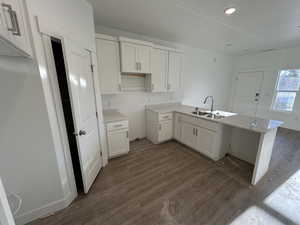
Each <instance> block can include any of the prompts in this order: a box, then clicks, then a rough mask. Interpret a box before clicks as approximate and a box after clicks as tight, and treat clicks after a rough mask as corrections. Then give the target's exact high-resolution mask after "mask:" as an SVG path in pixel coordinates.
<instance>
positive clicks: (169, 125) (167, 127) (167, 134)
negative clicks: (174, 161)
mask: <svg viewBox="0 0 300 225" xmlns="http://www.w3.org/2000/svg"><path fill="white" fill-rule="evenodd" d="M172 138H173V120H166V121H160V122H159V132H158V142H164V141H168V140H171V139H172Z"/></svg>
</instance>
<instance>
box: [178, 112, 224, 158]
mask: <svg viewBox="0 0 300 225" xmlns="http://www.w3.org/2000/svg"><path fill="white" fill-rule="evenodd" d="M174 124H175V128H174V133H175V134H176V135H175V136H176V139H177V140H178V141H179V142H181V143H183V144H185V145H187V146H189V147H191V148H193V149H194V150H196V151H198V152H200V153H202V154H204V155H206V156H207V157H209V158H211V159H213V160H215V161H217V160H219V159H221V158H223V157H224V156H225V153H226V152H228V147H229V144H228V143H229V142H230V138H229V137H228V135H226V133H230V132H226V130H227V129H228V128H227V127H226V126H224V125H223V124H219V123H216V122H213V121H208V120H205V119H202V118H197V117H193V116H187V115H183V114H181V113H175V123H174Z"/></svg>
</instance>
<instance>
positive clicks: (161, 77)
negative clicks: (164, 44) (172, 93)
mask: <svg viewBox="0 0 300 225" xmlns="http://www.w3.org/2000/svg"><path fill="white" fill-rule="evenodd" d="M168 59H169V53H168V51H166V50H162V49H158V48H154V49H153V51H152V61H151V62H152V63H151V67H152V69H151V70H152V71H151V72H152V74H151V91H152V92H166V91H167V77H168V63H169V62H168Z"/></svg>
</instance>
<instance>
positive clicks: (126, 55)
mask: <svg viewBox="0 0 300 225" xmlns="http://www.w3.org/2000/svg"><path fill="white" fill-rule="evenodd" d="M121 60H122V63H121V70H122V72H123V73H130V72H134V73H137V72H138V68H139V66H138V62H137V47H136V45H134V44H131V43H122V44H121Z"/></svg>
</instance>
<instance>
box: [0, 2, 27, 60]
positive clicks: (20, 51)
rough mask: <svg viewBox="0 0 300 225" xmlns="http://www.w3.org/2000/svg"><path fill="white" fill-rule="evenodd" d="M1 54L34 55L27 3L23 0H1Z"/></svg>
mask: <svg viewBox="0 0 300 225" xmlns="http://www.w3.org/2000/svg"><path fill="white" fill-rule="evenodd" d="M0 4H1V5H0V7H1V10H0V39H1V40H0V55H7V56H26V57H30V56H31V55H32V50H31V45H30V39H29V33H28V27H27V21H26V10H25V3H24V1H23V0H0Z"/></svg>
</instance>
